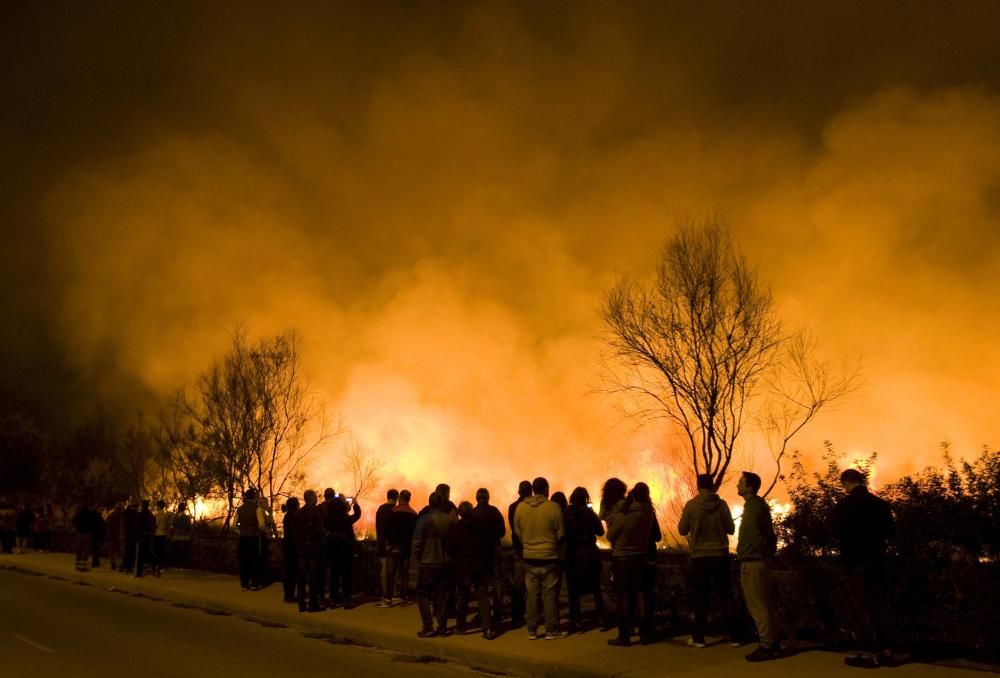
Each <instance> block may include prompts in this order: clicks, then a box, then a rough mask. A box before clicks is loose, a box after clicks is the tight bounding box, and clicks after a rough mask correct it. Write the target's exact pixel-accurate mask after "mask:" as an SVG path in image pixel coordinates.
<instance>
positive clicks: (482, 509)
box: [473, 487, 507, 640]
mask: <svg viewBox="0 0 1000 678" xmlns="http://www.w3.org/2000/svg"><path fill="white" fill-rule="evenodd" d="M473 513H474V514H475V516H476V520H477V521H479V524H480V525H482V526H483V532H484V534H485V537H486V544H485V548H486V552H487V558H488V563H487V571H486V574H485V576H486V585H487V587H488V588H489V590H490V609H491V611H492V613H493V619H492V624H491V626H490V632H489V633H486V632H485V631H484V632H483V637H484V638H486V640H493V639H494V638H496V636H497V634H496V629H497V627H498V626H499V625H500V623H501V622H503V599H502V598H501V597H500V585H499V583H498V582H497V563H498V562H499V560H500V540H501V539H503V537H504V535H505V534H506V533H507V528H506V527H505V526H504V522H503V514H502V513H500V509H498V508H497V507H496V506H493V505H492V504H490V491H489V490H488V489H486V488H485V487H480V488H479V489H478V490H476V507H475V508H474V509H473Z"/></svg>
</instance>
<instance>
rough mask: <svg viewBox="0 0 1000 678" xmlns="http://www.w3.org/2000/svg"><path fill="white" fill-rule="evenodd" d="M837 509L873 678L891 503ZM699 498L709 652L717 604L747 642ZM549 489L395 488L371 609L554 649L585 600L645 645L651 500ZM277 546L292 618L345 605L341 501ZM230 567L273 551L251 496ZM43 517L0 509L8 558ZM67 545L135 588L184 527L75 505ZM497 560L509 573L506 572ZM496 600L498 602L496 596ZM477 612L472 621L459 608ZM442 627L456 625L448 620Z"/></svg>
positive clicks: (656, 534)
mask: <svg viewBox="0 0 1000 678" xmlns="http://www.w3.org/2000/svg"><path fill="white" fill-rule="evenodd" d="M841 483H842V485H843V487H844V489H845V496H844V497H843V498H842V499H841V500H840V502H839V503H838V504H837V505H836V507H835V510H834V511H833V513H832V515H831V516H830V527H831V530H832V533H833V535H834V537H835V539H836V541H837V545H838V547H839V550H840V554H841V562H842V564H843V567H844V571H845V574H846V579H847V582H848V584H849V592H850V596H851V598H850V599H851V602H852V604H853V607H854V609H855V612H856V613H857V618H858V626H859V628H858V629H857V633H858V636H859V637H860V638H861V639H862V640H863V641H864V644H865V647H864V648H863V649H864V651H863V652H862V653H861V654H859V655H857V656H855V657H848V658H846V659H845V662H846V663H847V664H848V665H851V666H859V667H865V668H873V667H877V666H880V665H884V664H889V663H891V662H892V652H891V650H890V649H889V645H890V643H889V639H888V630H889V629H890V623H889V620H888V604H887V600H886V589H887V585H886V574H885V568H886V565H885V561H886V557H885V556H886V550H887V544H888V541H889V539H890V538H891V536H892V532H893V517H892V512H891V510H890V508H889V505H888V503H887V502H885V501H883V500H882V499H880V498H878V497H876V496H875V495H873V494H872V493H871V492H869V491H868V488H867V484H866V478H865V476H864V474H862V473H861V472H860V471H857V470H855V469H848V470H847V471H844V473H843V474H842V476H841ZM696 485H697V495H696V496H694V497H693V498H692V499H691V500H690V501H688V502H687V503H686V504H685V506H684V509H683V512H682V514H681V516H680V520H679V523H678V525H677V530H678V533H679V534H680V535H681V536H682V537H685V538H686V539H687V542H688V547H689V556H690V559H689V562H690V585H691V586H690V588H691V605H692V608H693V612H694V624H693V631H692V634H691V637H690V638H689V639H688V645H690V646H692V647H695V648H704V647H707V645H708V643H707V642H706V632H707V627H708V619H709V611H710V607H711V605H712V601H713V597H714V599H716V600H717V601H718V609H717V610H716V611H717V613H718V616H719V617H720V619H721V622H722V627H723V630H724V631H723V632H724V634H725V635H726V636H727V639H728V641H729V642H730V643H731V644H732V645H734V646H739V645H742V644H743V641H744V638H743V635H744V634H743V632H742V628H743V624H742V623H740V621H739V620H738V618H737V615H735V614H734V603H735V602H736V601H735V600H734V599H733V596H732V591H733V582H732V573H733V567H732V566H733V562H732V558H733V556H732V554H731V551H730V536H732V535H734V534H736V532H737V530H736V521H734V520H733V516H732V513H731V512H730V509H729V506H728V504H727V503H726V501H725V500H724V499H722V498H721V497H720V496H719V494H718V492H717V488H716V486H715V483H714V480H713V478H712V477H711V476H709V475H699V476H698V477H697V482H696ZM760 486H761V479H760V477H759V476H757V475H756V474H754V473H751V472H744V473H742V474H741V475H740V477H739V480H738V483H737V491H738V493H739V495H740V496H741V497H742V498H743V501H744V506H743V511H742V517H741V520H740V525H739V532H738V535H737V541H736V549H735V559H736V564H737V571H738V580H739V581H738V583H739V587H738V588H739V591H740V592H741V595H742V598H743V600H744V602H745V605H746V609H747V611H748V612H749V614H750V616H751V617H752V620H753V622H754V626H755V627H756V635H757V637H758V639H759V645H758V647H757V648H756V649H754V650H753V651H752V652H751V653H750V654H748V655H747V659H748V660H749V661H765V660H770V659H777V658H779V657H780V656H781V654H782V653H781V647H780V644H779V641H778V639H779V637H780V635H781V630H780V623H779V620H778V619H777V618H776V616H775V614H774V609H773V606H772V604H771V593H770V582H771V573H770V567H771V561H772V560H773V558H774V557H775V553H776V549H777V540H776V537H775V531H774V526H773V522H772V517H771V511H770V508H769V506H768V504H767V502H766V501H765V500H764V499H763V498H761V497H760V496H759V495H758V492H759V491H760ZM549 489H550V488H549V483H548V481H547V480H546V479H545V478H541V477H540V478H535V479H534V481H531V482H529V481H527V480H525V481H522V482H521V483H520V485H519V486H518V490H517V498H516V499H515V501H514V502H513V503H511V504H510V505H509V506H508V508H507V514H506V522H505V520H504V515H503V514H502V513H501V511H500V509H498V508H497V507H495V506H493V505H492V504H491V503H490V492H489V490H487V489H486V488H480V489H479V490H477V491H476V493H475V503H472V502H470V501H462V502H460V503H459V504H457V505H456V504H455V503H454V502H453V501H452V500H451V490H450V487H449V486H448V485H446V484H440V485H438V486H437V487H436V488H435V490H434V492H432V493H431V494H430V496H429V497H428V499H427V503H426V505H425V506H424V507H423V508H422V509H421V510H420V511H417V510H415V509H414V508H413V506H411V499H412V497H411V493H410V492H409V491H408V490H405V489H404V490H402V491H397V490H395V489H391V490H389V491H388V493H387V494H386V501H385V503H383V504H382V505H380V506H379V507H378V509H377V510H376V512H375V537H376V539H375V542H376V544H375V546H376V555H377V558H378V563H379V570H380V571H379V575H380V589H381V594H380V600H379V602H378V603H377V604H376V607H379V608H388V607H394V606H396V605H400V604H404V605H406V604H409V603H412V602H413V601H414V600H415V601H416V604H417V609H418V611H419V618H420V630H419V631H418V633H417V635H419V636H420V637H422V638H430V637H435V636H437V637H442V636H448V635H450V634H451V633H461V634H464V633H467V632H469V631H471V630H473V629H477V630H479V631H481V633H482V636H483V638H485V639H487V640H492V639H494V638H496V637H497V636H498V634H499V632H500V630H501V628H502V625H503V624H504V623H505V622H507V621H508V620H509V626H507V628H518V627H521V626H524V627H526V629H527V633H528V637H529V638H530V639H545V640H557V639H560V638H563V637H565V636H566V635H568V634H569V633H571V632H579V631H583V630H584V629H585V628H586V625H585V622H584V618H583V614H582V604H581V601H582V600H583V599H584V598H586V597H588V596H589V597H590V598H591V599H592V608H593V618H592V621H591V624H590V625H594V626H600V628H601V629H602V630H605V631H608V630H612V629H617V635H616V637H614V638H612V639H610V640H608V644H609V645H612V646H615V647H626V646H629V645H631V644H632V642H633V638H634V636H635V635H636V632H637V635H638V641H639V642H640V643H641V644H648V643H652V642H655V641H656V639H657V629H656V625H655V618H656V617H655V604H656V595H655V593H656V590H655V589H656V573H657V546H658V544H659V542H660V541H661V539H662V535H661V532H660V523H659V520H658V518H657V515H656V512H655V509H654V507H653V502H652V501H651V498H650V490H649V487H648V486H647V485H646V484H645V483H642V482H638V483H636V484H635V485H633V486H632V487H631V489H630V488H628V487H627V486H626V484H625V483H624V482H622V481H621V480H619V479H618V478H610V479H608V480H607V481H606V482H605V483H604V486H603V488H602V490H601V497H600V510H599V512H595V510H594V508H593V504H592V502H591V498H590V495H589V493H588V491H587V489H586V488H584V487H577V488H576V489H574V490H573V491H572V492H571V493H570V496H569V498H568V499H567V498H566V496H565V494H563V493H562V492H554V493H551V494H550V492H549ZM282 511H283V513H284V515H283V518H282V521H281V523H282V528H283V529H282V530H281V534H282V537H283V538H282V539H281V548H282V552H283V556H284V573H283V582H282V583H283V592H284V600H285V601H286V602H288V603H293V604H297V605H298V608H299V610H300V611H302V612H319V611H321V610H326V609H333V608H336V607H342V608H343V609H347V610H349V609H351V608H352V607H353V606H354V596H353V591H352V582H353V578H354V577H353V566H354V560H355V549H356V544H357V537H356V536H355V524H356V523H357V522H358V520H359V519H360V518H361V515H362V510H361V506H360V504H359V503H358V502H357V501H355V499H354V498H353V497H348V496H344V495H341V494H339V493H337V492H336V491H334V490H333V489H332V488H328V489H326V490H325V491H324V493H323V500H322V501H320V500H319V496H318V495H317V493H316V492H315V491H313V490H307V491H306V492H305V493H304V495H303V497H302V501H301V503H300V501H299V499H298V498H297V497H291V498H289V499H288V500H287V502H286V503H285V504H284V505H283V506H282ZM235 517H236V521H235V527H236V531H237V533H238V535H239V536H238V544H237V565H238V570H239V578H240V585H241V587H242V589H243V590H245V591H252V590H258V589H261V588H263V587H265V586H267V585H268V584H269V583H270V582H269V581H268V572H269V570H270V568H269V564H268V561H269V558H270V549H271V543H272V541H273V540H275V539H276V538H277V537H278V535H279V531H278V528H277V525H276V523H275V520H274V518H273V516H272V513H271V510H270V507H269V505H268V502H267V500H266V499H265V498H261V497H259V494H258V492H257V491H256V490H255V489H253V488H249V489H247V490H246V491H245V492H244V495H243V501H242V503H241V505H240V506H239V508H238V509H237V511H236V516H235ZM49 518H50V515H49V513H48V512H46V511H45V510H42V509H32V508H30V507H27V506H22V507H21V508H20V509H17V510H15V509H14V508H13V507H10V506H8V505H0V527H2V533H0V536H2V537H3V549H4V551H5V552H8V553H9V552H11V551H16V550H18V549H27V548H30V547H32V546H33V547H34V548H36V549H37V548H40V545H46V540H47V539H48V537H47V535H46V531H47V530H48V524H49ZM72 524H73V527H74V528H75V529H76V531H77V534H78V542H77V543H78V548H77V554H76V565H77V568H78V569H80V570H86V569H88V568H90V567H99V566H100V557H101V554H102V552H106V553H107V554H108V557H109V559H110V567H111V568H112V569H113V570H118V571H121V572H130V573H132V574H133V575H134V576H136V577H141V576H143V572H144V568H145V567H146V566H149V567H151V569H152V573H153V574H154V575H155V576H159V575H160V574H161V572H162V571H163V570H164V569H165V568H167V567H168V566H170V567H177V568H183V567H184V566H185V565H186V563H187V557H188V548H189V545H190V540H191V533H192V516H191V514H190V513H189V512H188V511H187V507H186V505H185V504H184V503H183V502H182V503H180V504H179V505H178V506H177V508H176V510H174V511H168V510H167V509H166V505H165V503H164V502H163V501H158V502H156V505H155V508H153V507H151V505H150V502H149V501H142V502H141V503H139V502H129V503H128V504H119V505H115V506H112V507H109V508H108V509H107V510H105V511H103V512H101V511H98V510H95V509H93V508H91V507H90V506H83V507H81V508H80V510H79V511H78V512H77V513H76V514H75V515H74V516H73V519H72ZM508 525H509V526H510V539H511V543H512V547H513V548H512V551H513V553H512V558H511V559H507V560H505V559H503V558H501V540H502V539H503V538H504V537H505V536H506V535H507V529H508ZM600 537H605V538H606V539H607V541H608V542H609V543H610V546H611V553H610V561H611V567H610V579H611V582H612V583H613V586H612V587H611V589H612V591H613V592H614V596H613V597H614V609H613V610H610V609H607V608H606V605H605V600H604V591H603V588H602V581H603V579H604V561H605V558H603V557H602V553H601V552H600V550H599V548H598V539H599V538H600ZM503 563H506V565H504V564H503ZM564 581H565V585H566V593H567V596H568V599H569V605H568V619H567V620H565V621H566V622H567V623H565V624H564V623H562V621H563V620H561V619H560V609H559V600H560V595H561V592H562V586H563V582H564ZM504 593H506V594H507V595H504ZM473 600H475V601H476V603H477V607H476V610H475V612H476V615H475V617H476V618H478V619H476V618H471V619H470V603H471V602H472V601H473ZM452 617H454V619H455V625H454V627H453V628H452V627H449V623H448V622H449V619H450V618H452Z"/></svg>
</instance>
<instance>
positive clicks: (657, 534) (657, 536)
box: [649, 511, 663, 544]
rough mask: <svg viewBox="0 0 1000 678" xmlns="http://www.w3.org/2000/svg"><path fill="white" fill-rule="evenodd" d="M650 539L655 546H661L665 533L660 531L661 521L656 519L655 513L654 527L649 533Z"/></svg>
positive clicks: (654, 513)
mask: <svg viewBox="0 0 1000 678" xmlns="http://www.w3.org/2000/svg"><path fill="white" fill-rule="evenodd" d="M649 538H650V539H651V540H652V541H653V543H654V544H659V543H660V540H661V539H663V532H661V531H660V521H659V520H657V519H656V512H655V511H654V512H653V526H652V527H651V528H650V531H649Z"/></svg>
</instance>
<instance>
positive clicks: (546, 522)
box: [514, 477, 567, 640]
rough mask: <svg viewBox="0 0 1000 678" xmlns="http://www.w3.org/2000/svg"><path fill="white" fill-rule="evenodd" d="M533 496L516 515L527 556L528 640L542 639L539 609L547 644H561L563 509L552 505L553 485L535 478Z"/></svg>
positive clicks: (517, 525)
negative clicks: (560, 557) (560, 581)
mask: <svg viewBox="0 0 1000 678" xmlns="http://www.w3.org/2000/svg"><path fill="white" fill-rule="evenodd" d="M531 491H532V496H530V497H528V498H527V499H525V500H524V501H522V502H521V504H520V505H519V506H518V507H517V510H516V511H515V512H514V533H515V534H516V535H517V536H518V538H519V539H520V540H521V545H522V548H523V554H524V583H525V588H527V590H528V619H527V621H528V638H530V639H532V640H535V639H536V638H538V625H539V609H538V608H539V605H540V604H541V606H542V607H543V608H544V611H545V640H558V639H560V638H564V637H565V636H566V635H567V633H566V632H565V631H562V632H560V631H559V599H558V598H557V597H556V588H557V587H558V586H559V544H560V543H561V542H562V541H563V539H564V538H565V536H566V531H565V527H564V525H563V511H562V508H561V507H560V506H559V505H558V504H556V503H555V502H554V501H549V481H548V480H546V479H545V478H541V477H539V478H535V479H534V481H532V483H531Z"/></svg>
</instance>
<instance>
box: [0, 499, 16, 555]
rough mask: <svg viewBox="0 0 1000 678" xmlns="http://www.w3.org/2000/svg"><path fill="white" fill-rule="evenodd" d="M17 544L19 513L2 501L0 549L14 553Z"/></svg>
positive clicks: (0, 510) (0, 504)
mask: <svg viewBox="0 0 1000 678" xmlns="http://www.w3.org/2000/svg"><path fill="white" fill-rule="evenodd" d="M15 544H17V511H16V510H14V507H13V506H11V505H10V504H8V503H7V502H5V501H3V500H0V549H2V550H3V552H4V553H12V552H13V551H14V547H15Z"/></svg>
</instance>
